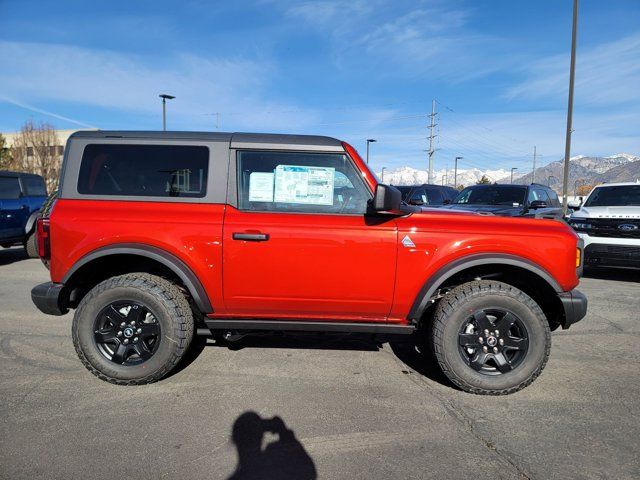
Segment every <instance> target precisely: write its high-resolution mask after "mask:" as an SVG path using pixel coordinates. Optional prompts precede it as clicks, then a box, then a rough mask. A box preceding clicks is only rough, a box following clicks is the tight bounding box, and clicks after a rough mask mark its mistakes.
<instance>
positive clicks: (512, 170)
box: [511, 167, 518, 184]
mask: <svg viewBox="0 0 640 480" xmlns="http://www.w3.org/2000/svg"><path fill="white" fill-rule="evenodd" d="M517 169H518V167H513V168H512V169H511V184H513V172H515V171H516V170H517Z"/></svg>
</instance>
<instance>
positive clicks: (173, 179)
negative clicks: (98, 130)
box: [78, 144, 209, 198]
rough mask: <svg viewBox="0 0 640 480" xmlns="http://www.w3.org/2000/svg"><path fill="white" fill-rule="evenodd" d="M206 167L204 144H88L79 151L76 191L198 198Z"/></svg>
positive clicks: (203, 187) (203, 192)
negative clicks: (78, 172) (80, 156)
mask: <svg viewBox="0 0 640 480" xmlns="http://www.w3.org/2000/svg"><path fill="white" fill-rule="evenodd" d="M208 169H209V148H208V147H205V146H195V145H123V144H89V145H87V146H86V147H85V148H84V152H83V154H82V161H81V164H80V174H79V177H78V193H80V194H85V195H113V196H132V197H141V196H144V197H184V198H202V197H204V196H205V195H206V193H207V174H208Z"/></svg>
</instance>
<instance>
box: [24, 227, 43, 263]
mask: <svg viewBox="0 0 640 480" xmlns="http://www.w3.org/2000/svg"><path fill="white" fill-rule="evenodd" d="M24 251H25V252H27V256H28V257H29V258H38V256H39V255H38V239H37V238H36V232H31V233H30V234H29V236H28V237H27V239H26V240H25V241H24Z"/></svg>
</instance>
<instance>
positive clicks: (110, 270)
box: [62, 243, 213, 314]
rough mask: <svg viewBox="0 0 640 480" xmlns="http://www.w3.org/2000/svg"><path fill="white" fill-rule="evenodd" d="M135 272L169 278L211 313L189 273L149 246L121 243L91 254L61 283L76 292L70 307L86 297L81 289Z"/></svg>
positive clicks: (175, 259) (174, 259)
mask: <svg viewBox="0 0 640 480" xmlns="http://www.w3.org/2000/svg"><path fill="white" fill-rule="evenodd" d="M98 267H102V268H98ZM136 271H144V272H148V273H157V274H164V275H165V276H168V277H170V278H173V279H174V280H175V281H177V282H178V283H180V284H181V285H182V286H183V287H184V288H185V289H186V290H187V291H188V292H189V294H190V295H191V298H192V299H193V302H194V303H195V305H196V306H197V307H198V309H199V310H200V311H201V312H202V313H203V314H206V313H211V312H213V307H212V305H211V301H210V300H209V296H208V295H207V292H206V290H205V288H204V286H203V285H202V283H201V282H200V280H199V279H198V277H197V275H196V274H195V273H194V272H193V270H191V268H190V267H189V266H188V265H187V264H186V263H184V262H183V261H182V260H181V259H180V258H178V257H176V256H175V255H173V254H172V253H169V252H167V251H166V250H163V249H161V248H158V247H154V246H150V245H144V244H135V243H122V244H117V245H111V246H107V247H102V248H99V249H97V250H93V251H92V252H90V253H88V254H86V255H84V256H83V257H82V258H80V260H78V261H77V262H76V263H74V264H73V266H72V267H71V268H70V269H69V270H68V271H67V273H66V274H65V276H64V277H63V279H62V283H63V284H64V285H65V286H67V287H69V289H70V290H72V291H73V290H74V289H75V290H78V293H77V294H76V298H73V296H72V301H73V303H77V302H79V300H80V299H81V297H82V296H84V293H86V291H84V289H83V288H82V287H83V286H85V285H88V286H91V287H92V286H94V285H96V284H97V283H99V282H100V281H102V280H105V279H106V278H108V277H110V276H114V275H120V274H124V273H133V272H136Z"/></svg>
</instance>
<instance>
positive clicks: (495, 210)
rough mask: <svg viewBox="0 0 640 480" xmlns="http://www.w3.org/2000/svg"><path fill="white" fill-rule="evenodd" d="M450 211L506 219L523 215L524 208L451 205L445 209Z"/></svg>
mask: <svg viewBox="0 0 640 480" xmlns="http://www.w3.org/2000/svg"><path fill="white" fill-rule="evenodd" d="M441 208H446V209H448V210H458V211H465V212H477V213H481V214H482V213H484V214H492V215H500V216H504V217H518V216H520V215H522V213H523V212H522V207H512V206H509V205H464V204H450V205H445V206H444V207H441Z"/></svg>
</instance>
